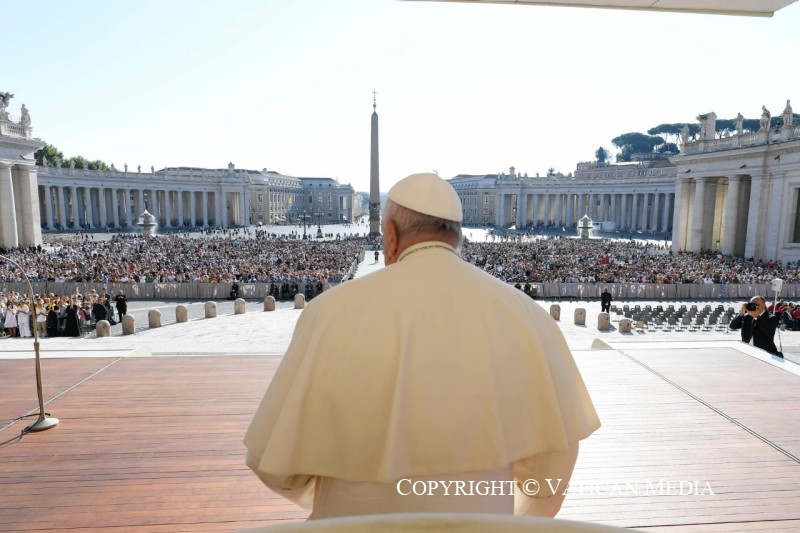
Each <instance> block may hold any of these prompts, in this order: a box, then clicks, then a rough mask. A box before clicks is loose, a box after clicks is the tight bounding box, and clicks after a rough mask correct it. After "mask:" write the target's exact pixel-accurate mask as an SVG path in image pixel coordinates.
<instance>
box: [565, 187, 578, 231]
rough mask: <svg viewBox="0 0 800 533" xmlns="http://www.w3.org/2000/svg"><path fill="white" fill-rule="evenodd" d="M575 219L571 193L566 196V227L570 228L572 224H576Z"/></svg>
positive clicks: (573, 198)
mask: <svg viewBox="0 0 800 533" xmlns="http://www.w3.org/2000/svg"><path fill="white" fill-rule="evenodd" d="M576 220H577V219H576V218H575V195H574V194H572V193H568V194H567V223H566V226H567V227H568V228H569V227H572V225H573V224H576V222H575V221H576Z"/></svg>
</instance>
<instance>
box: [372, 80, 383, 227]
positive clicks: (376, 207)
mask: <svg viewBox="0 0 800 533" xmlns="http://www.w3.org/2000/svg"><path fill="white" fill-rule="evenodd" d="M376 94H377V93H376V92H375V91H372V127H371V130H370V150H369V234H370V235H371V236H375V235H380V234H381V192H380V191H381V186H380V172H379V170H378V112H377V111H376V109H375V108H376V107H377V102H376V98H375V95H376Z"/></svg>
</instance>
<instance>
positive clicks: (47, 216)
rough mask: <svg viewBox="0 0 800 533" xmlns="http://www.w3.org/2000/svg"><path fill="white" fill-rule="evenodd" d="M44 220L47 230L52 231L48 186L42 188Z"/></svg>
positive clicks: (51, 193)
mask: <svg viewBox="0 0 800 533" xmlns="http://www.w3.org/2000/svg"><path fill="white" fill-rule="evenodd" d="M0 209H2V208H0ZM44 218H45V220H46V222H45V224H46V227H47V229H49V230H51V229H53V191H52V187H50V185H45V186H44Z"/></svg>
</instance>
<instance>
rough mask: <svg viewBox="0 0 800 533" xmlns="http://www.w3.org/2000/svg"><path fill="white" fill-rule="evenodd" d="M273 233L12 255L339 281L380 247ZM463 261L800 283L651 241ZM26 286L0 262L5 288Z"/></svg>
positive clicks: (102, 278)
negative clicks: (12, 284)
mask: <svg viewBox="0 0 800 533" xmlns="http://www.w3.org/2000/svg"><path fill="white" fill-rule="evenodd" d="M297 237H298V236H296V235H277V234H270V233H268V232H266V231H264V232H261V231H258V232H254V233H248V234H244V233H242V234H235V233H231V234H227V235H219V236H211V237H187V236H185V235H180V234H176V235H161V236H159V237H157V238H155V239H148V240H145V239H144V238H143V237H141V236H138V235H129V234H120V235H115V236H114V237H113V238H112V239H111V240H89V239H79V240H77V242H76V241H65V242H61V243H59V244H58V245H57V246H54V247H52V249H42V248H41V247H39V248H26V249H15V250H8V251H6V253H7V255H9V257H11V258H12V259H13V260H15V261H17V262H19V263H21V264H22V265H23V267H24V268H25V270H26V272H27V274H28V277H29V278H30V280H31V281H55V282H65V281H77V282H98V283H109V282H111V283H130V282H134V283H142V282H144V283H150V282H161V283H164V282H177V283H198V282H202V283H232V282H234V281H238V282H240V283H315V284H316V283H317V282H329V283H338V282H341V281H343V280H344V279H346V278H347V277H348V276H349V275H350V273H351V272H352V267H353V265H354V263H355V262H357V261H358V260H359V259H360V257H361V254H362V253H364V250H368V251H372V250H373V249H374V248H375V245H376V242H377V241H376V240H375V239H374V238H370V237H360V236H359V237H355V236H346V237H343V238H337V237H336V236H334V235H330V236H329V238H328V239H325V240H317V239H306V240H303V239H300V238H297ZM462 257H463V258H464V260H466V261H468V262H470V263H472V264H474V265H476V266H477V267H479V268H481V269H483V270H485V271H486V272H488V273H490V274H492V275H493V276H495V277H497V278H500V279H502V280H504V281H506V282H509V283H658V284H665V283H666V284H672V283H724V284H728V283H768V282H770V281H771V280H772V279H774V278H776V277H779V278H781V279H783V280H784V281H786V282H787V283H798V282H800V275H799V274H798V271H799V270H800V268H799V267H800V265H798V264H796V263H791V262H790V263H787V264H783V265H782V264H780V263H778V262H773V261H761V260H753V259H746V258H743V257H734V256H727V255H721V254H719V253H717V252H710V251H708V252H703V253H688V252H683V253H682V252H679V253H672V252H671V251H669V250H668V249H667V248H666V247H665V246H663V245H662V244H660V243H657V242H653V241H649V242H648V241H634V240H621V239H574V238H565V237H546V238H538V239H523V240H503V241H494V242H469V241H465V242H464V244H463V247H462ZM19 281H22V279H21V277H20V274H19V272H18V271H17V270H16V269H15V268H13V267H12V266H11V265H9V264H5V263H2V262H0V282H19Z"/></svg>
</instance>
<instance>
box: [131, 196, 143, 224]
mask: <svg viewBox="0 0 800 533" xmlns="http://www.w3.org/2000/svg"><path fill="white" fill-rule="evenodd" d="M134 197H135V198H136V211H135V212H134V213H133V216H134V218H136V219H138V218H139V215H141V214H142V212H143V211H144V191H142V189H136V195H135V196H134Z"/></svg>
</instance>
